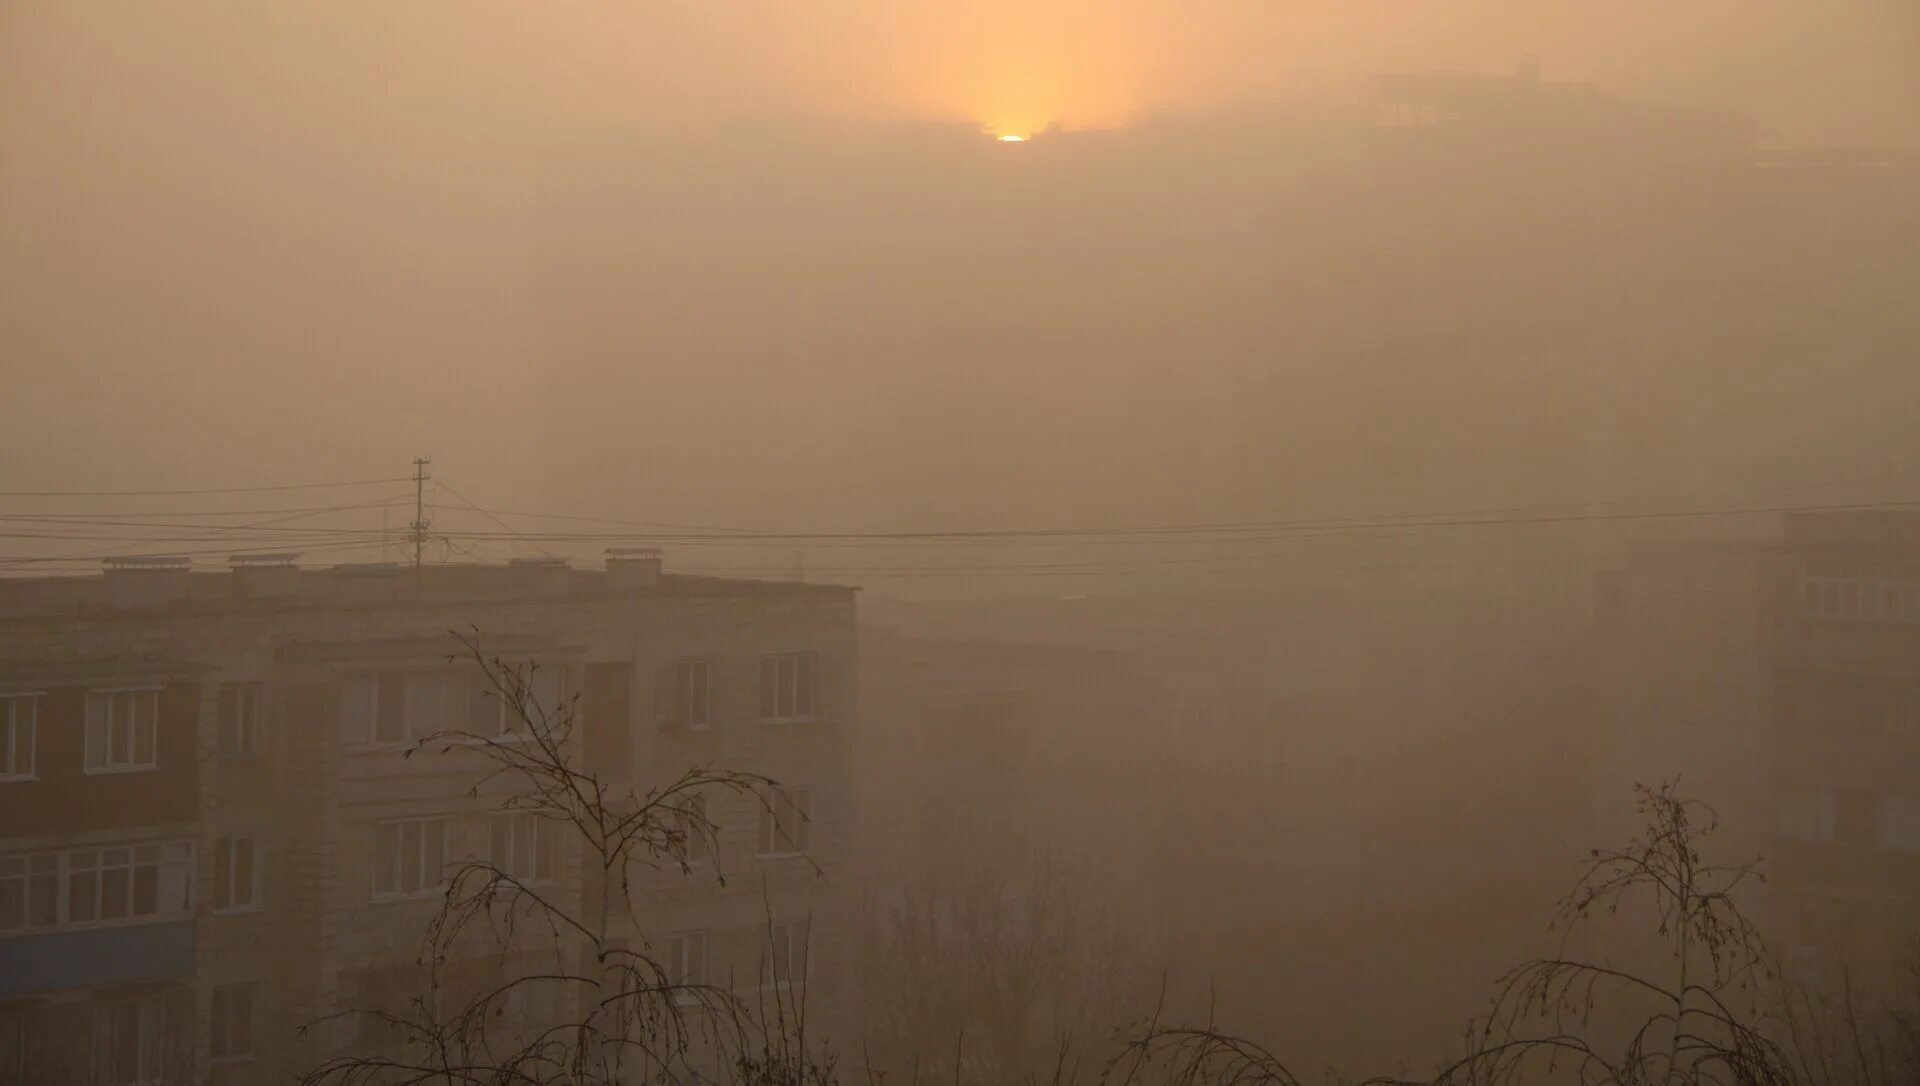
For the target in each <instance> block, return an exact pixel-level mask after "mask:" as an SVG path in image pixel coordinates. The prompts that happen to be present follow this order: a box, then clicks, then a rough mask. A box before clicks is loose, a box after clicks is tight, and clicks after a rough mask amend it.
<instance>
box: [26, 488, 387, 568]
mask: <svg viewBox="0 0 1920 1086" xmlns="http://www.w3.org/2000/svg"><path fill="white" fill-rule="evenodd" d="M388 500H389V499H386V498H381V499H378V500H375V501H370V502H361V503H359V504H357V505H343V506H338V507H335V508H333V509H329V510H326V512H344V511H346V510H350V509H371V508H374V507H376V506H380V505H384V504H386V502H387V501H388ZM318 515H319V514H318V513H296V514H294V515H292V516H283V517H274V518H271V519H268V520H262V521H256V522H254V523H252V524H228V525H215V526H212V528H211V531H210V533H209V534H204V535H189V536H172V537H163V538H156V539H141V540H127V539H125V538H124V537H122V538H120V539H118V540H116V541H115V542H116V543H119V544H123V545H120V546H110V547H96V548H93V549H91V550H85V551H77V552H74V553H71V554H64V555H51V556H47V557H34V558H8V559H0V567H11V566H18V565H26V564H40V563H45V562H50V561H51V562H57V561H61V560H63V559H66V560H71V559H84V558H98V557H101V556H103V555H113V554H124V553H126V551H127V549H128V547H127V546H126V545H124V544H128V543H135V544H137V543H204V542H210V541H212V540H213V539H223V540H227V541H229V545H231V543H235V542H242V543H253V544H256V545H258V544H260V543H261V542H262V540H261V539H260V538H258V537H254V536H234V535H231V534H229V533H233V532H245V531H251V530H255V529H260V528H267V527H273V526H276V525H280V524H284V523H285V522H287V521H294V520H302V519H305V518H306V517H310V516H318ZM314 531H326V532H329V533H332V534H336V535H337V534H344V533H346V532H347V531H348V529H310V528H280V529H279V531H278V532H275V533H272V534H271V536H270V538H273V539H276V540H277V539H281V538H287V537H289V535H292V534H297V535H300V536H305V535H306V534H307V533H310V532H314ZM358 534H360V535H365V534H366V533H365V532H364V531H362V532H360V533H358Z"/></svg>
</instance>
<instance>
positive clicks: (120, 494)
mask: <svg viewBox="0 0 1920 1086" xmlns="http://www.w3.org/2000/svg"><path fill="white" fill-rule="evenodd" d="M412 481H413V479H412V477H411V476H405V475H402V476H399V477H397V478H392V479H349V480H346V481H343V482H337V483H281V484H278V485H275V486H225V487H199V488H192V489H185V490H0V498H144V497H176V496H179V495H183V494H262V493H266V492H268V491H283V490H326V489H329V488H346V487H355V486H382V485H385V484H387V483H410V482H412Z"/></svg>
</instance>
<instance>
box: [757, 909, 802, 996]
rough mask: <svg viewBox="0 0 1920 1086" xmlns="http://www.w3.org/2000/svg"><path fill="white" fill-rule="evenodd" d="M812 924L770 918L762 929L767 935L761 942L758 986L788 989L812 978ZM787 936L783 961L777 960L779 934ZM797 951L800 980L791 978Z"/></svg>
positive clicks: (770, 988) (778, 954)
mask: <svg viewBox="0 0 1920 1086" xmlns="http://www.w3.org/2000/svg"><path fill="white" fill-rule="evenodd" d="M811 929H812V925H811V924H809V923H808V922H807V921H805V920H775V921H769V922H768V924H767V926H766V927H765V928H763V929H761V930H762V931H763V932H764V934H765V936H766V938H765V939H764V940H763V941H762V943H761V945H760V973H761V976H760V987H761V988H763V989H765V990H768V991H775V990H778V991H787V990H791V989H792V988H794V987H795V986H800V985H805V984H806V983H807V982H808V981H810V980H812V979H813V954H812V953H811V948H812V934H811ZM783 933H784V934H785V936H786V952H787V953H786V959H787V960H786V962H785V963H784V968H783V965H782V963H781V962H780V961H779V958H780V949H781V942H780V938H781V935H782V934H783ZM796 953H798V954H799V956H800V958H799V964H800V969H799V979H798V980H795V979H794V969H793V965H794V955H795V954H796Z"/></svg>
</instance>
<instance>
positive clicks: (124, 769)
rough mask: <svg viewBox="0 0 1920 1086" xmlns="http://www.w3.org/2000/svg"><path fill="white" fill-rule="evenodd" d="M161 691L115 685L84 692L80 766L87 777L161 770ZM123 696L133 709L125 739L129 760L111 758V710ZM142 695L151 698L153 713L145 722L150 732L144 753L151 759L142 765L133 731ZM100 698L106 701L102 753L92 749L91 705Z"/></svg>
mask: <svg viewBox="0 0 1920 1086" xmlns="http://www.w3.org/2000/svg"><path fill="white" fill-rule="evenodd" d="M163 689H164V688H163V687H159V686H115V687H94V688H91V689H89V690H88V691H87V693H86V701H85V707H84V710H83V712H84V716H83V719H82V721H81V733H82V734H81V744H80V745H81V755H80V764H81V767H82V770H83V772H85V773H86V774H87V775H88V776H103V775H107V774H113V773H151V772H153V771H155V770H157V769H159V768H160V694H161V691H162V690H163ZM123 694H124V695H128V697H129V700H128V705H129V706H130V707H133V714H132V715H133V721H132V723H131V724H130V725H129V732H128V734H127V737H126V739H127V742H126V749H127V757H128V760H126V761H117V760H114V759H113V753H114V751H113V747H114V714H113V711H112V710H113V708H114V705H115V702H116V700H117V699H118V698H119V697H120V696H121V695H123ZM143 694H144V695H146V696H148V697H149V698H151V699H152V705H153V712H152V714H151V715H150V716H148V718H147V720H146V725H147V731H148V733H149V734H148V736H147V752H148V755H149V758H150V759H151V760H149V761H144V762H143V761H140V760H139V753H140V736H139V733H138V731H137V730H135V729H137V728H138V727H139V724H140V715H139V711H138V704H139V702H138V699H139V696H140V695H143ZM100 699H105V705H106V707H107V708H106V717H105V719H104V721H103V727H104V732H103V734H102V735H101V737H100V741H101V743H103V744H104V745H105V747H106V749H105V750H104V751H98V750H96V749H95V729H94V721H95V718H94V706H95V705H96V704H98V703H99V701H100ZM96 753H97V754H100V755H101V756H102V757H101V759H100V760H99V761H98V762H97V763H96V761H95V757H94V756H95V754H96Z"/></svg>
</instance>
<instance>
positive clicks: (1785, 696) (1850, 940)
mask: <svg viewBox="0 0 1920 1086" xmlns="http://www.w3.org/2000/svg"><path fill="white" fill-rule="evenodd" d="M1611 599H1612V603H1611V605H1610V606H1609V608H1608V609H1607V613H1606V617H1605V621H1604V622H1603V624H1602V625H1603V630H1604V631H1605V632H1606V636H1605V638H1604V646H1605V647H1604V650H1603V651H1604V652H1606V653H1607V654H1608V660H1609V667H1608V672H1609V674H1610V675H1611V680H1610V682H1609V688H1610V695H1609V697H1608V699H1607V701H1608V704H1607V706H1606V710H1605V711H1606V712H1607V714H1608V716H1609V717H1610V719H1608V720H1607V721H1606V723H1607V724H1608V725H1609V726H1608V727H1607V728H1606V729H1605V731H1606V733H1607V734H1608V735H1609V736H1610V737H1611V740H1612V741H1611V743H1610V745H1609V747H1608V749H1607V750H1606V751H1605V753H1604V756H1603V757H1602V758H1601V759H1600V760H1599V762H1598V763H1597V765H1598V766H1599V769H1598V773H1599V777H1600V783H1601V784H1602V786H1603V789H1604V793H1603V794H1624V793H1623V790H1624V788H1625V787H1626V784H1627V782H1628V781H1630V780H1634V779H1638V780H1643V781H1652V780H1660V779H1666V778H1671V777H1674V776H1676V775H1677V776H1678V777H1679V778H1680V780H1681V782H1682V785H1683V791H1685V792H1687V793H1688V794H1691V795H1696V796H1699V797H1701V798H1704V799H1707V800H1709V801H1711V802H1713V803H1714V804H1715V806H1716V807H1718V808H1719V810H1720V813H1721V815H1722V818H1723V820H1724V829H1723V832H1722V833H1721V835H1720V839H1719V841H1718V845H1719V848H1718V849H1717V850H1716V853H1715V855H1716V856H1718V857H1720V858H1721V859H1722V860H1723V861H1739V860H1742V859H1746V858H1750V857H1753V856H1761V855H1764V856H1765V857H1766V865H1765V866H1766V870H1767V872H1768V875H1769V879H1768V882H1767V884H1766V889H1765V894H1764V917H1765V921H1766V926H1767V933H1768V935H1769V937H1770V938H1771V940H1772V942H1773V944H1774V946H1775V947H1776V948H1778V949H1780V950H1781V951H1783V952H1784V953H1786V954H1788V955H1790V956H1792V957H1794V958H1796V959H1799V960H1802V961H1807V962H1817V961H1833V960H1837V959H1845V960H1849V961H1851V962H1854V963H1868V962H1873V961H1876V960H1882V961H1884V960H1889V959H1891V958H1892V957H1894V956H1895V955H1896V954H1897V952H1898V951H1899V950H1900V949H1902V948H1904V947H1905V946H1907V945H1908V944H1909V942H1910V940H1911V939H1912V938H1913V936H1914V935H1915V934H1916V931H1915V925H1914V920H1913V918H1914V917H1915V916H1916V915H1920V911H1916V907H1920V514H1913V513H1905V512H1847V513H1822V514H1795V515H1789V516H1787V517H1786V518H1785V519H1784V524H1783V528H1782V530H1781V532H1780V534H1779V535H1778V536H1777V537H1776V538H1773V539H1770V540H1766V541H1761V542H1753V543H1740V544H1732V543H1729V544H1699V543H1695V544H1668V545H1661V546H1649V547H1642V548H1639V549H1638V550H1636V551H1635V552H1634V554H1633V556H1632V560H1631V561H1630V563H1629V565H1628V568H1627V570H1626V571H1624V575H1623V576H1622V577H1621V578H1620V579H1618V580H1617V581H1616V583H1615V588H1614V591H1613V592H1612V593H1611Z"/></svg>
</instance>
